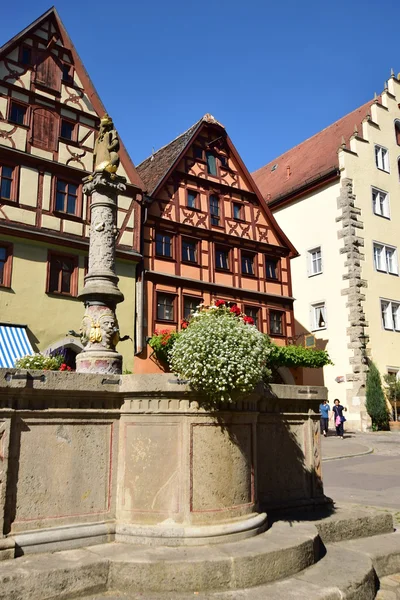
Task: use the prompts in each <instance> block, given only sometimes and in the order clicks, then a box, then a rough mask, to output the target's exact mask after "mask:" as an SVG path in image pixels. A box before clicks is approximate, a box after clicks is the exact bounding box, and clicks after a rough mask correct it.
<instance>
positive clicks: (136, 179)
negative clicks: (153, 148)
mask: <svg viewBox="0 0 400 600" xmlns="http://www.w3.org/2000/svg"><path fill="white" fill-rule="evenodd" d="M51 18H52V19H54V21H55V22H56V25H57V27H58V29H59V31H60V34H61V38H62V42H63V44H64V46H65V48H67V49H68V50H69V51H70V52H71V54H72V59H73V63H74V66H75V69H76V70H77V73H78V76H79V79H80V80H81V82H82V85H83V88H84V90H85V92H86V94H87V95H88V97H89V99H90V102H91V103H92V105H93V108H94V110H95V111H96V112H97V114H98V115H99V117H101V116H102V115H103V114H104V113H106V112H107V111H106V109H105V107H104V105H103V103H102V101H101V100H100V96H99V95H98V93H97V91H96V88H95V87H94V85H93V82H92V80H91V79H90V77H89V75H88V73H87V71H86V69H85V67H84V65H83V63H82V61H81V59H80V56H79V54H78V52H77V51H76V49H75V46H74V45H73V43H72V41H71V38H70V37H69V35H68V33H67V30H66V29H65V27H64V24H63V22H62V21H61V19H60V16H59V14H58V12H57V10H56V8H55V7H54V6H52V7H51V8H50V9H49V10H47V11H46V12H45V13H43V14H42V15H41V16H40V17H39V18H38V19H36V20H35V21H33V23H31V24H30V25H28V27H25V29H23V30H22V31H21V32H20V33H18V34H17V35H15V36H14V37H13V38H12V39H11V40H10V41H8V42H6V43H5V44H4V45H3V46H1V47H0V57H1V56H2V55H3V54H5V53H7V54H8V53H9V52H11V51H12V50H13V48H14V47H15V46H17V45H18V44H19V43H20V42H21V41H22V40H23V39H24V38H25V37H26V36H28V35H29V34H30V33H31V32H32V31H33V30H36V29H37V28H38V27H40V25H41V24H42V23H44V22H45V21H46V20H47V19H51ZM120 146H121V149H120V158H121V163H122V165H123V167H124V169H125V171H126V172H127V175H128V177H129V179H130V181H131V183H132V184H133V185H134V186H136V187H138V188H139V189H142V190H143V189H144V185H143V182H142V180H141V179H140V176H139V174H138V173H137V171H136V169H135V166H134V164H133V162H132V160H131V158H130V156H129V154H128V152H127V150H126V148H125V146H124V144H123V143H122V141H121V140H120Z"/></svg>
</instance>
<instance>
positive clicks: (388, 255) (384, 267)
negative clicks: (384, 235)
mask: <svg viewBox="0 0 400 600" xmlns="http://www.w3.org/2000/svg"><path fill="white" fill-rule="evenodd" d="M374 265H375V269H376V270H377V271H382V272H383V273H390V274H391V275H398V274H399V266H398V262H397V249H396V248H395V247H394V246H387V245H386V244H379V243H374Z"/></svg>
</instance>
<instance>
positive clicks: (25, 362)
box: [14, 352, 71, 371]
mask: <svg viewBox="0 0 400 600" xmlns="http://www.w3.org/2000/svg"><path fill="white" fill-rule="evenodd" d="M14 367H15V368H16V369H31V370H38V371H71V367H68V366H67V365H66V364H65V362H64V356H63V355H62V354H55V355H54V356H46V355H44V354H41V353H40V352H36V353H35V354H27V355H26V356H23V357H22V358H20V359H19V360H17V361H16V363H15V365H14Z"/></svg>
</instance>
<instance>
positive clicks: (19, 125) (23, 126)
mask: <svg viewBox="0 0 400 600" xmlns="http://www.w3.org/2000/svg"><path fill="white" fill-rule="evenodd" d="M7 123H9V124H10V125H16V126H17V127H22V129H26V130H27V131H28V130H29V125H25V123H17V122H16V121H11V119H7Z"/></svg>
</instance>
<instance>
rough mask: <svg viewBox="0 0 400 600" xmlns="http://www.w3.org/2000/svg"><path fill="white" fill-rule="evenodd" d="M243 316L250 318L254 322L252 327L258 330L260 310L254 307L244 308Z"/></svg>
mask: <svg viewBox="0 0 400 600" xmlns="http://www.w3.org/2000/svg"><path fill="white" fill-rule="evenodd" d="M244 314H245V315H247V316H248V317H251V318H252V319H253V321H254V325H255V326H256V327H257V328H258V326H259V314H260V309H259V308H256V307H254V306H245V307H244Z"/></svg>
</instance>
